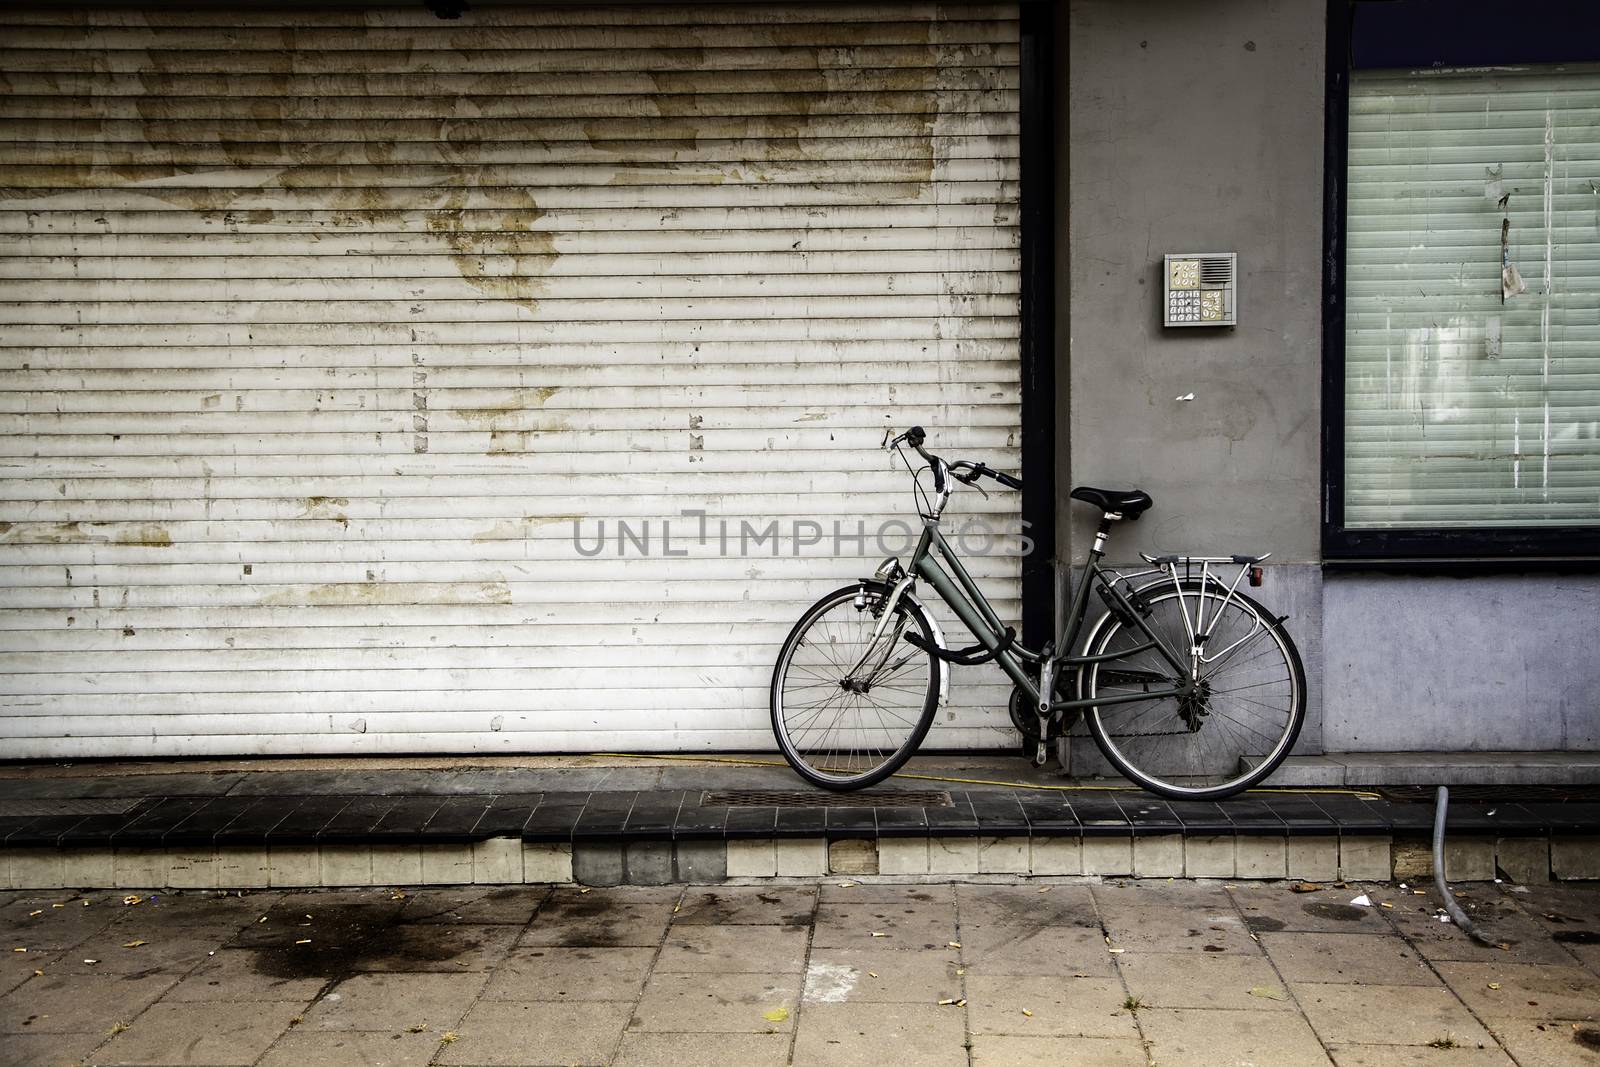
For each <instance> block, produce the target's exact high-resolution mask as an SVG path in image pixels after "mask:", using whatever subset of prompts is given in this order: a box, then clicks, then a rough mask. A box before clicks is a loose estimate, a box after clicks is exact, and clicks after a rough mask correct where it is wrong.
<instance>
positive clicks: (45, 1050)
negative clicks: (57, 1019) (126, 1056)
mask: <svg viewBox="0 0 1600 1067" xmlns="http://www.w3.org/2000/svg"><path fill="white" fill-rule="evenodd" d="M105 1040H106V1035H105V1034H6V1035H5V1036H4V1037H0V1067H82V1065H83V1064H85V1063H87V1062H88V1061H89V1056H90V1054H91V1053H93V1052H94V1050H95V1048H96V1047H97V1046H99V1045H101V1044H104V1043H105Z"/></svg>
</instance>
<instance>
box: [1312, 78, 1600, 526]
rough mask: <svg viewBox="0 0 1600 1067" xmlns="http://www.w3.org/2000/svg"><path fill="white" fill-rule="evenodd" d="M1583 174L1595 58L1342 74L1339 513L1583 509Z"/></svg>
mask: <svg viewBox="0 0 1600 1067" xmlns="http://www.w3.org/2000/svg"><path fill="white" fill-rule="evenodd" d="M1597 174H1600V69H1595V68H1593V67H1567V66H1562V67H1529V68H1496V69H1494V70H1438V71H1357V72H1355V74H1354V76H1353V77H1352V79H1351V83H1350V162H1349V175H1348V182H1349V200H1348V218H1349V225H1348V232H1349V241H1348V249H1349V250H1348V253H1347V255H1346V264H1347V268H1348V270H1347V280H1346V283H1345V294H1346V309H1347V310H1346V325H1345V486H1346V489H1345V502H1344V503H1345V521H1346V522H1347V523H1348V524H1349V525H1351V526H1353V527H1354V526H1361V527H1384V526H1437V527H1448V526H1523V525H1526V526H1537V525H1580V524H1592V523H1595V522H1597V521H1600V252H1597V248H1600V242H1597V234H1600V192H1597V190H1600V185H1597V183H1596V181H1595V175H1597ZM1506 264H1510V265H1511V266H1512V267H1515V268H1516V270H1517V273H1518V274H1519V275H1520V276H1521V279H1522V282H1523V285H1524V286H1525V287H1526V288H1525V290H1523V291H1520V292H1518V291H1514V289H1515V287H1514V286H1513V287H1511V288H1512V289H1513V291H1512V292H1510V293H1509V294H1508V293H1507V288H1508V287H1507V285H1506V277H1505V275H1504V273H1503V271H1504V267H1505V265H1506Z"/></svg>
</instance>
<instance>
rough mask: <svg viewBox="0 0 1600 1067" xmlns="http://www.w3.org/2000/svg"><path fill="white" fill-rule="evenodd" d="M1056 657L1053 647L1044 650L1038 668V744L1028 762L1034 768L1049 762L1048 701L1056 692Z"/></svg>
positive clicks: (1047, 646) (1046, 647) (1049, 646)
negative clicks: (1041, 661)
mask: <svg viewBox="0 0 1600 1067" xmlns="http://www.w3.org/2000/svg"><path fill="white" fill-rule="evenodd" d="M1056 669H1057V668H1056V657H1055V650H1054V648H1053V646H1051V645H1046V646H1045V648H1044V663H1043V664H1042V665H1041V666H1040V667H1039V706H1038V708H1036V709H1035V711H1036V712H1037V713H1038V715H1039V742H1038V744H1037V745H1035V746H1034V752H1033V759H1031V760H1030V761H1029V762H1030V763H1032V764H1033V765H1034V766H1035V767H1043V766H1044V765H1045V764H1046V763H1047V762H1049V759H1050V756H1049V752H1048V747H1047V746H1048V745H1049V738H1050V700H1051V697H1052V696H1053V695H1054V693H1055V691H1056Z"/></svg>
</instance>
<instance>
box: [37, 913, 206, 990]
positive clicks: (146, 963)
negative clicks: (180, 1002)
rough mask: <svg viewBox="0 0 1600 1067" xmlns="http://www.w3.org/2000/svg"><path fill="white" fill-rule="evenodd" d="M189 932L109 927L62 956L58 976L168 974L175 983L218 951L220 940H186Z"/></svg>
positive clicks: (147, 925) (152, 925) (153, 927)
mask: <svg viewBox="0 0 1600 1067" xmlns="http://www.w3.org/2000/svg"><path fill="white" fill-rule="evenodd" d="M188 933H190V931H189V930H186V929H180V930H171V931H168V930H165V929H163V928H162V927H160V926H159V925H158V924H156V923H145V924H141V927H140V929H139V930H137V931H135V930H134V929H132V928H119V927H110V928H108V929H107V930H104V931H101V932H100V933H98V934H96V935H94V936H93V937H90V938H87V939H86V940H84V941H82V942H81V943H79V944H78V945H75V946H74V947H73V948H72V949H71V950H70V951H68V952H65V953H63V954H62V957H61V963H60V965H59V966H58V967H57V969H56V970H57V972H58V973H64V974H167V975H171V976H172V978H173V979H174V980H176V979H178V978H180V977H182V976H183V975H185V974H188V973H189V972H190V971H192V970H194V969H195V968H196V967H198V966H200V965H201V964H202V963H204V962H206V960H207V959H209V958H210V957H209V956H208V953H210V952H214V951H216V946H217V939H216V938H215V937H212V938H196V937H190V936H186V935H187V934H188ZM91 960H92V961H93V962H90V961H91Z"/></svg>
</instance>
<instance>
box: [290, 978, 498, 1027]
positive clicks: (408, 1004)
mask: <svg viewBox="0 0 1600 1067" xmlns="http://www.w3.org/2000/svg"><path fill="white" fill-rule="evenodd" d="M485 981H486V979H485V976H484V975H482V974H358V975H353V976H352V977H350V978H347V979H346V980H344V981H342V982H340V983H338V984H337V985H335V986H334V987H333V988H332V989H330V990H328V992H327V993H325V994H323V995H322V996H321V997H320V998H319V999H318V1000H317V1002H316V1003H315V1004H313V1005H312V1006H311V1007H310V1008H309V1009H308V1010H307V1011H306V1013H305V1023H304V1026H305V1028H306V1029H307V1030H377V1031H384V1032H391V1033H392V1032H400V1031H404V1030H406V1029H407V1028H408V1027H413V1026H427V1027H429V1028H431V1029H433V1030H448V1029H449V1028H450V1027H452V1026H454V1025H455V1024H456V1022H457V1021H459V1020H460V1018H461V1017H462V1015H464V1014H465V1013H466V1010H467V1008H468V1007H470V1006H471V1005H472V1003H473V1001H475V1000H476V999H477V997H478V994H479V993H480V992H481V991H482V989H483V986H484V982H485Z"/></svg>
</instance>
